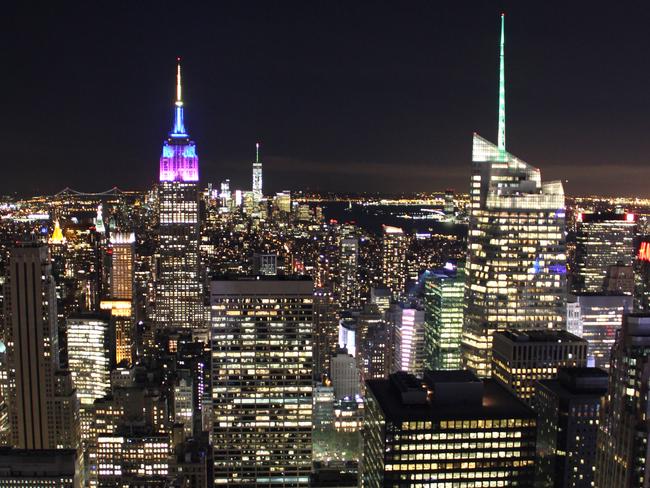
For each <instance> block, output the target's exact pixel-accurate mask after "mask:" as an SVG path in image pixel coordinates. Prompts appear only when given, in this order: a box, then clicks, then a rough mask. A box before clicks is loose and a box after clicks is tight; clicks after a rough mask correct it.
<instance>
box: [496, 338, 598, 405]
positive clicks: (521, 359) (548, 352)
mask: <svg viewBox="0 0 650 488" xmlns="http://www.w3.org/2000/svg"><path fill="white" fill-rule="evenodd" d="M585 366H587V341H585V340H584V339H580V338H579V337H577V336H574V335H573V334H569V333H568V332H567V331H565V330H530V331H518V330H506V331H500V332H496V333H495V334H494V341H493V342H492V377H493V378H494V379H496V380H497V381H499V382H500V383H501V384H502V385H503V386H505V387H506V388H507V389H508V390H510V391H511V392H512V393H514V394H515V395H517V397H518V398H519V399H520V400H522V401H523V402H526V403H527V404H529V405H532V402H533V397H534V394H535V382H537V381H539V380H545V379H553V378H555V377H556V376H557V371H558V368H560V367H585Z"/></svg>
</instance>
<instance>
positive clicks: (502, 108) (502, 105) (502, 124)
mask: <svg viewBox="0 0 650 488" xmlns="http://www.w3.org/2000/svg"><path fill="white" fill-rule="evenodd" d="M505 17H506V14H504V13H502V14H501V43H500V51H499V133H498V140H497V147H498V148H499V152H505V150H506V82H505V73H504V72H505V68H504V61H505V60H504V56H503V46H504V44H505V35H504V23H505Z"/></svg>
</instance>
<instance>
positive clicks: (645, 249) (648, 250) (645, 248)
mask: <svg viewBox="0 0 650 488" xmlns="http://www.w3.org/2000/svg"><path fill="white" fill-rule="evenodd" d="M637 257H638V258H639V261H649V262H650V242H642V243H641V247H640V248H639V254H638V256H637Z"/></svg>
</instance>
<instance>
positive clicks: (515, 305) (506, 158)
mask: <svg viewBox="0 0 650 488" xmlns="http://www.w3.org/2000/svg"><path fill="white" fill-rule="evenodd" d="M500 47H501V49H500V70H499V73H500V77H499V130H498V144H497V145H496V146H495V145H494V144H492V143H490V142H488V141H487V140H485V139H483V138H482V137H480V136H479V135H478V134H474V142H473V151H472V160H473V162H472V177H471V188H470V212H469V213H470V216H469V217H470V218H469V234H468V256H467V266H466V272H467V285H466V291H465V302H466V307H467V308H466V309H465V323H464V327H463V340H462V349H463V350H462V354H463V364H464V365H465V366H466V367H468V368H469V369H471V370H473V371H475V372H476V373H477V374H478V375H479V376H489V375H490V351H491V345H492V334H493V333H494V332H495V331H497V330H503V329H505V328H515V329H537V328H552V329H559V328H563V327H564V320H565V304H566V291H565V286H566V285H565V283H566V254H565V252H566V250H565V247H566V246H565V234H564V228H565V208H564V190H563V188H562V183H561V182H559V181H557V182H549V183H543V182H542V179H541V173H540V170H539V169H538V168H535V167H534V166H532V165H530V164H528V163H526V162H524V161H522V160H521V159H519V158H517V157H515V156H513V155H511V154H510V153H508V152H506V146H505V84H504V17H503V16H502V17H501V46H500Z"/></svg>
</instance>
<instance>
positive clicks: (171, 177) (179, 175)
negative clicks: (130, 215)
mask: <svg viewBox="0 0 650 488" xmlns="http://www.w3.org/2000/svg"><path fill="white" fill-rule="evenodd" d="M178 61H179V62H178V65H177V71H176V102H175V104H174V125H173V128H172V131H171V132H170V133H169V137H168V138H167V140H166V141H165V142H164V144H163V150H162V156H161V157H160V185H159V229H158V255H157V258H158V259H157V262H156V265H157V266H156V295H155V321H156V324H157V327H158V328H168V329H193V328H197V327H201V326H203V325H204V321H203V298H202V286H201V281H200V277H199V213H198V181H199V158H198V157H197V155H196V145H195V144H194V141H192V140H191V139H190V137H189V134H188V133H187V131H186V130H185V122H184V118H183V115H184V114H183V99H182V93H181V65H180V58H179V60H178Z"/></svg>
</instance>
